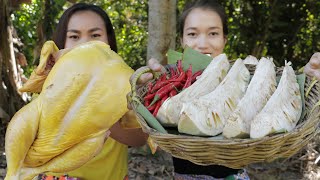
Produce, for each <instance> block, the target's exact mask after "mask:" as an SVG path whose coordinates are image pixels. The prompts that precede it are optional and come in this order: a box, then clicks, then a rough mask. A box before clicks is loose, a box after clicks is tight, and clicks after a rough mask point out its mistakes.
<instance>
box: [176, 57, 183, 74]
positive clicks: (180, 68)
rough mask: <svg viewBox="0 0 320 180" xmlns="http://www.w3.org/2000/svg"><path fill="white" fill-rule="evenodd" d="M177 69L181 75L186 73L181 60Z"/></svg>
mask: <svg viewBox="0 0 320 180" xmlns="http://www.w3.org/2000/svg"><path fill="white" fill-rule="evenodd" d="M177 68H178V71H179V72H180V73H182V72H184V71H183V68H182V60H181V59H180V60H178V61H177Z"/></svg>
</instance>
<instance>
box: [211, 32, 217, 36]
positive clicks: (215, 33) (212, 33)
mask: <svg viewBox="0 0 320 180" xmlns="http://www.w3.org/2000/svg"><path fill="white" fill-rule="evenodd" d="M210 35H211V36H216V35H219V33H217V32H211V33H210Z"/></svg>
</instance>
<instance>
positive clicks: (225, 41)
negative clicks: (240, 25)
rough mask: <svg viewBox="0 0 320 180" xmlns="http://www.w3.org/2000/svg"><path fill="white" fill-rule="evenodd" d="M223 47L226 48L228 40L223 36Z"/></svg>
mask: <svg viewBox="0 0 320 180" xmlns="http://www.w3.org/2000/svg"><path fill="white" fill-rule="evenodd" d="M223 39H224V46H226V44H227V42H228V38H227V36H224V38H223Z"/></svg>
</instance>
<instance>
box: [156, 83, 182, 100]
mask: <svg viewBox="0 0 320 180" xmlns="http://www.w3.org/2000/svg"><path fill="white" fill-rule="evenodd" d="M181 86H182V84H181V82H178V81H177V82H172V83H169V84H167V85H166V86H164V87H162V88H161V89H159V90H158V91H157V92H156V93H155V96H154V98H153V100H152V102H151V104H150V105H153V104H154V103H155V102H157V101H158V100H159V99H162V98H163V97H165V96H166V95H167V94H168V93H169V92H170V91H171V90H172V89H176V88H179V87H181Z"/></svg>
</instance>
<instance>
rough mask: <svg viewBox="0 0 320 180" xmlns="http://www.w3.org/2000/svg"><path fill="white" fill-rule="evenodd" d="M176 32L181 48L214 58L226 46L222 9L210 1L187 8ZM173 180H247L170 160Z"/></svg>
mask: <svg viewBox="0 0 320 180" xmlns="http://www.w3.org/2000/svg"><path fill="white" fill-rule="evenodd" d="M178 31H179V33H180V38H181V43H182V46H189V47H191V48H193V49H195V50H197V51H198V52H201V53H203V54H210V55H211V56H212V57H215V56H217V55H219V54H221V53H222V52H223V50H224V47H225V45H226V43H227V35H228V27H227V16H226V13H225V11H224V7H222V6H221V5H220V4H218V3H217V2H216V1H212V0H199V1H194V2H192V3H190V4H187V5H186V7H185V9H184V11H183V12H182V15H181V17H180V19H179V26H178ZM148 65H149V67H150V68H151V69H152V70H154V71H161V69H162V66H161V65H160V64H159V63H158V61H157V60H156V59H150V60H149V62H148ZM151 78H152V74H151V73H147V74H143V75H142V76H141V78H140V79H139V83H144V82H147V81H148V80H150V79H151ZM173 165H174V171H175V172H174V178H175V179H177V180H180V179H186V180H194V179H211V180H215V179H224V178H231V179H249V176H248V174H247V173H246V171H245V170H242V169H232V168H228V167H225V166H219V165H210V166H200V165H196V164H194V163H192V162H190V161H187V160H183V159H179V158H175V157H173Z"/></svg>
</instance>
